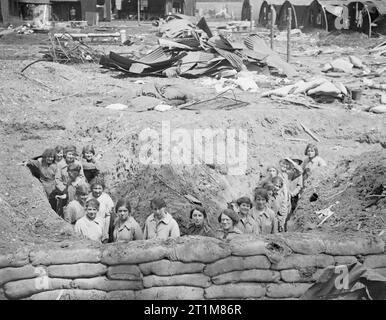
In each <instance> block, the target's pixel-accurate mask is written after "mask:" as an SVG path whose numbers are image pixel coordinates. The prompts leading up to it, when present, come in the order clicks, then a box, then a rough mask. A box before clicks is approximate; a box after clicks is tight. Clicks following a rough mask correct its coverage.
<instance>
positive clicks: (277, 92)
mask: <svg viewBox="0 0 386 320" xmlns="http://www.w3.org/2000/svg"><path fill="white" fill-rule="evenodd" d="M295 89H296V86H295V85H293V84H291V85H288V86H285V87H281V88H278V89H274V90H269V91H267V92H264V93H263V94H262V95H261V96H262V97H270V96H277V97H286V96H288V95H289V94H290V93H291V92H292V91H294V90H295Z"/></svg>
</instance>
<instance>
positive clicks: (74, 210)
mask: <svg viewBox="0 0 386 320" xmlns="http://www.w3.org/2000/svg"><path fill="white" fill-rule="evenodd" d="M89 192H90V188H89V186H88V184H85V183H83V184H80V185H78V186H77V187H76V191H75V199H74V200H72V201H71V202H69V203H68V205H67V206H66V207H64V210H63V218H64V220H65V221H67V222H68V223H70V224H73V225H74V224H75V223H76V222H77V221H78V220H79V219H80V218H83V217H84V216H85V215H86V208H85V207H86V201H87V198H88V195H89Z"/></svg>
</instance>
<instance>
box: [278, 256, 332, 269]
mask: <svg viewBox="0 0 386 320" xmlns="http://www.w3.org/2000/svg"><path fill="white" fill-rule="evenodd" d="M330 265H334V258H333V257H331V256H328V255H325V254H319V255H302V254H293V255H290V256H287V257H285V258H284V259H282V260H281V261H280V262H279V263H275V264H272V266H271V269H273V270H284V269H298V268H311V267H318V268H325V267H327V266H330Z"/></svg>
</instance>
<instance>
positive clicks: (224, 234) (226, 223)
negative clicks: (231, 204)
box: [216, 209, 242, 240]
mask: <svg viewBox="0 0 386 320" xmlns="http://www.w3.org/2000/svg"><path fill="white" fill-rule="evenodd" d="M239 221H240V218H239V216H238V214H237V213H236V212H234V211H233V210H232V209H225V210H223V211H222V212H221V214H220V215H219V216H218V222H219V223H220V226H221V228H220V229H219V230H218V231H217V235H216V238H219V239H222V240H231V239H233V238H234V237H235V236H237V235H238V234H242V232H241V230H239V229H238V228H237V227H236V225H237V224H238V223H239Z"/></svg>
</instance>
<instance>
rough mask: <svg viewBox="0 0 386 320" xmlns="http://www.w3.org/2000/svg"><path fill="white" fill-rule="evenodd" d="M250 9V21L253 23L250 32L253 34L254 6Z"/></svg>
mask: <svg viewBox="0 0 386 320" xmlns="http://www.w3.org/2000/svg"><path fill="white" fill-rule="evenodd" d="M249 7H250V14H251V18H250V21H251V26H250V29H251V30H250V32H252V29H253V9H252V6H249Z"/></svg>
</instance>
